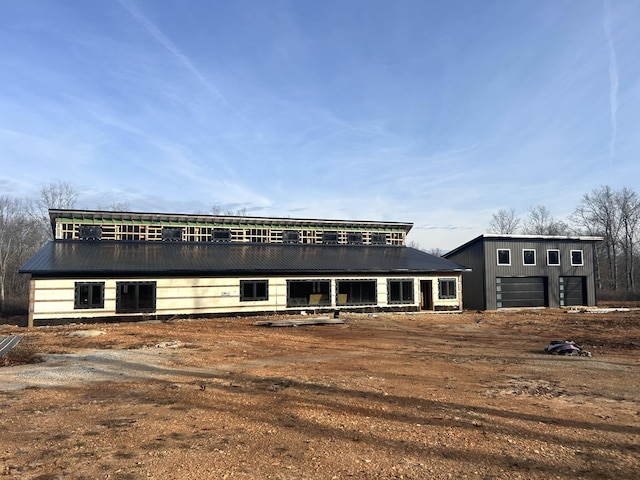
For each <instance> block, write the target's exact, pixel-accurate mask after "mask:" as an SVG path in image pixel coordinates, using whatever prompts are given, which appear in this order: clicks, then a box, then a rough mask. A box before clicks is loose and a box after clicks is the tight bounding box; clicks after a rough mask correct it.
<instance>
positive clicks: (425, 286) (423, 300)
mask: <svg viewBox="0 0 640 480" xmlns="http://www.w3.org/2000/svg"><path fill="white" fill-rule="evenodd" d="M420 309H422V310H433V284H432V283H431V280H420Z"/></svg>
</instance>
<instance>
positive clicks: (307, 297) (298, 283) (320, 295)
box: [287, 280, 331, 307]
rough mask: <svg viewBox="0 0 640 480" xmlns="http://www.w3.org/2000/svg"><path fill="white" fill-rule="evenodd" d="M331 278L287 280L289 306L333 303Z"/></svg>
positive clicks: (312, 305) (313, 305)
mask: <svg viewBox="0 0 640 480" xmlns="http://www.w3.org/2000/svg"><path fill="white" fill-rule="evenodd" d="M330 292H331V284H330V282H329V280H287V307H300V306H302V307H316V306H327V305H331V297H330Z"/></svg>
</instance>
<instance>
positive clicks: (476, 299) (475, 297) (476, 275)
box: [447, 241, 486, 310]
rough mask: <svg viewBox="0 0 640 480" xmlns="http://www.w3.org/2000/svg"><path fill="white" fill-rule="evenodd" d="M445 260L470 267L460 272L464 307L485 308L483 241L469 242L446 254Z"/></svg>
mask: <svg viewBox="0 0 640 480" xmlns="http://www.w3.org/2000/svg"><path fill="white" fill-rule="evenodd" d="M447 260H451V261H453V262H456V263H458V264H460V265H464V266H465V267H468V268H470V269H471V271H470V272H463V274H462V298H463V301H464V308H466V309H472V310H485V309H486V305H485V295H484V282H485V277H484V273H485V266H484V254H483V242H482V241H477V242H473V243H471V244H469V245H468V247H467V248H465V249H462V250H460V251H457V252H454V253H453V254H452V255H451V256H447Z"/></svg>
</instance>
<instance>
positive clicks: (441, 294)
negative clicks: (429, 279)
mask: <svg viewBox="0 0 640 480" xmlns="http://www.w3.org/2000/svg"><path fill="white" fill-rule="evenodd" d="M451 290H453V293H451ZM456 298H458V279H457V278H439V279H438V299H440V300H455V299H456Z"/></svg>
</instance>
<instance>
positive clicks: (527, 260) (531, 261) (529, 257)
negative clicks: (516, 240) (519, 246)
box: [522, 248, 536, 265]
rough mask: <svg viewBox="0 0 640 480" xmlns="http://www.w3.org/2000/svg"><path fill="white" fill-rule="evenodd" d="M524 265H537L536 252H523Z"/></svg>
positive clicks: (525, 250)
mask: <svg viewBox="0 0 640 480" xmlns="http://www.w3.org/2000/svg"><path fill="white" fill-rule="evenodd" d="M522 263H523V264H524V265H535V264H536V251H535V250H531V249H528V248H525V249H523V250H522Z"/></svg>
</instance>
